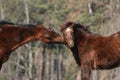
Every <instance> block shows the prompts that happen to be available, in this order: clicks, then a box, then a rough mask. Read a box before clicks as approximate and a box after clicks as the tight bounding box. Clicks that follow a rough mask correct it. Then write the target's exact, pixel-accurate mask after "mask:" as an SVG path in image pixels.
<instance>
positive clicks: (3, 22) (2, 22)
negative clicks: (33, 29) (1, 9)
mask: <svg viewBox="0 0 120 80" xmlns="http://www.w3.org/2000/svg"><path fill="white" fill-rule="evenodd" d="M5 24H10V25H15V24H14V23H12V22H8V21H0V25H5Z"/></svg>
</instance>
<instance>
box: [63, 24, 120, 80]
mask: <svg viewBox="0 0 120 80" xmlns="http://www.w3.org/2000/svg"><path fill="white" fill-rule="evenodd" d="M61 31H62V33H63V36H64V40H65V42H66V44H67V45H68V47H69V48H70V49H71V51H72V53H73V56H74V58H75V60H76V63H77V64H78V65H79V66H80V68H81V80H90V74H91V71H92V70H98V69H112V68H115V67H118V66H119V65H120V32H117V33H115V34H112V35H110V36H107V37H104V36H101V35H97V34H93V33H91V32H90V31H88V29H86V28H85V27H84V26H82V25H81V24H78V23H74V22H66V23H64V24H62V25H61Z"/></svg>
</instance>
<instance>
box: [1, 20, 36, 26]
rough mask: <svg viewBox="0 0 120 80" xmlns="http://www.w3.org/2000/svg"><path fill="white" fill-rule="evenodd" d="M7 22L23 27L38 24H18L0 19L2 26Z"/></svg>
mask: <svg viewBox="0 0 120 80" xmlns="http://www.w3.org/2000/svg"><path fill="white" fill-rule="evenodd" d="M6 24H9V25H16V26H22V27H36V25H34V24H17V23H13V22H8V21H0V26H2V25H6Z"/></svg>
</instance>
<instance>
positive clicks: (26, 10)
mask: <svg viewBox="0 0 120 80" xmlns="http://www.w3.org/2000/svg"><path fill="white" fill-rule="evenodd" d="M24 6H25V15H26V20H25V23H27V24H28V23H29V21H30V19H29V10H28V3H27V0H24Z"/></svg>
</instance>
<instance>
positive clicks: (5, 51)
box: [0, 21, 63, 69]
mask: <svg viewBox="0 0 120 80" xmlns="http://www.w3.org/2000/svg"><path fill="white" fill-rule="evenodd" d="M33 40H39V41H43V42H45V43H61V42H62V41H63V40H62V37H61V36H60V35H59V34H57V33H56V32H54V31H52V30H49V29H47V28H45V27H44V26H43V25H30V24H28V25H16V24H14V23H10V22H6V21H1V22H0V69H1V67H2V64H3V63H4V62H6V61H7V60H8V59H9V56H10V53H11V52H12V51H14V50H15V49H16V48H18V47H20V46H21V45H23V44H25V43H27V42H29V41H33Z"/></svg>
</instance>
